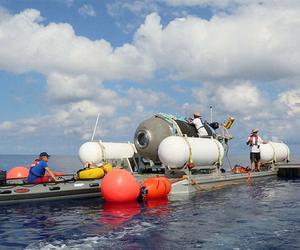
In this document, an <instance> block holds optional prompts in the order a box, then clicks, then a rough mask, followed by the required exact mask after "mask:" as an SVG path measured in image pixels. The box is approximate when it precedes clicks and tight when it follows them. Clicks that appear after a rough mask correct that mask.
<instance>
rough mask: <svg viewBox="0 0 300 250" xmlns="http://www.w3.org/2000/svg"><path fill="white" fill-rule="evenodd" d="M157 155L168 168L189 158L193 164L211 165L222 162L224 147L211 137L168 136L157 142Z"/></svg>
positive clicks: (181, 163) (184, 162) (183, 163)
mask: <svg viewBox="0 0 300 250" xmlns="http://www.w3.org/2000/svg"><path fill="white" fill-rule="evenodd" d="M158 157H159V159H160V161H161V163H163V164H164V165H166V166H169V167H170V168H179V167H183V166H184V165H185V164H186V163H187V162H189V160H192V162H193V163H194V165H195V166H212V165H215V164H217V163H218V164H221V163H222V161H223V157H224V148H223V146H222V144H221V143H220V142H219V141H217V140H215V139H212V138H196V137H181V136H169V137H167V138H165V139H164V140H163V141H162V142H161V143H160V144H159V147H158Z"/></svg>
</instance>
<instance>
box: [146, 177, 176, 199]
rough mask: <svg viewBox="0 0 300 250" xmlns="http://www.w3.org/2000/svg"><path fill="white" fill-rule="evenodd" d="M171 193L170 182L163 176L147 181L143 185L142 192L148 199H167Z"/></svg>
mask: <svg viewBox="0 0 300 250" xmlns="http://www.w3.org/2000/svg"><path fill="white" fill-rule="evenodd" d="M170 191H171V182H170V180H169V179H167V178H166V177H162V176H157V177H152V178H149V179H146V180H144V181H143V183H142V184H141V192H142V193H144V198H146V199H154V198H162V197H166V196H167V195H168V194H169V193H170Z"/></svg>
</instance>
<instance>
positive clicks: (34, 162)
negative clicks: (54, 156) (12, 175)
mask: <svg viewBox="0 0 300 250" xmlns="http://www.w3.org/2000/svg"><path fill="white" fill-rule="evenodd" d="M39 162H40V159H35V160H34V161H33V162H31V165H30V168H33V167H34V166H35V165H36V164H38V163H39Z"/></svg>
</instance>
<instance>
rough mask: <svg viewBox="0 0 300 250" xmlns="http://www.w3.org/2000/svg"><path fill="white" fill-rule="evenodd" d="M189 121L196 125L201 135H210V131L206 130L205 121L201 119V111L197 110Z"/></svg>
mask: <svg viewBox="0 0 300 250" xmlns="http://www.w3.org/2000/svg"><path fill="white" fill-rule="evenodd" d="M188 123H189V124H190V125H194V126H195V128H196V130H197V133H198V136H199V137H201V136H205V135H208V133H207V131H206V129H205V127H204V125H203V122H202V120H201V115H200V113H199V112H195V113H194V119H189V120H188Z"/></svg>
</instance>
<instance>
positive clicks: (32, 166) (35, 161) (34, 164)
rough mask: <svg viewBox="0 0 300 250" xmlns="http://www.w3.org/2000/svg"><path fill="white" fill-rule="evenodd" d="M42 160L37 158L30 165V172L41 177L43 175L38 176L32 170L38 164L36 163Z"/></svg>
mask: <svg viewBox="0 0 300 250" xmlns="http://www.w3.org/2000/svg"><path fill="white" fill-rule="evenodd" d="M39 162H40V159H35V160H34V161H33V162H31V165H30V169H29V173H31V174H32V175H34V176H36V177H41V176H37V175H35V174H34V173H33V172H32V169H33V168H34V167H35V166H36V164H38V163H39Z"/></svg>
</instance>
